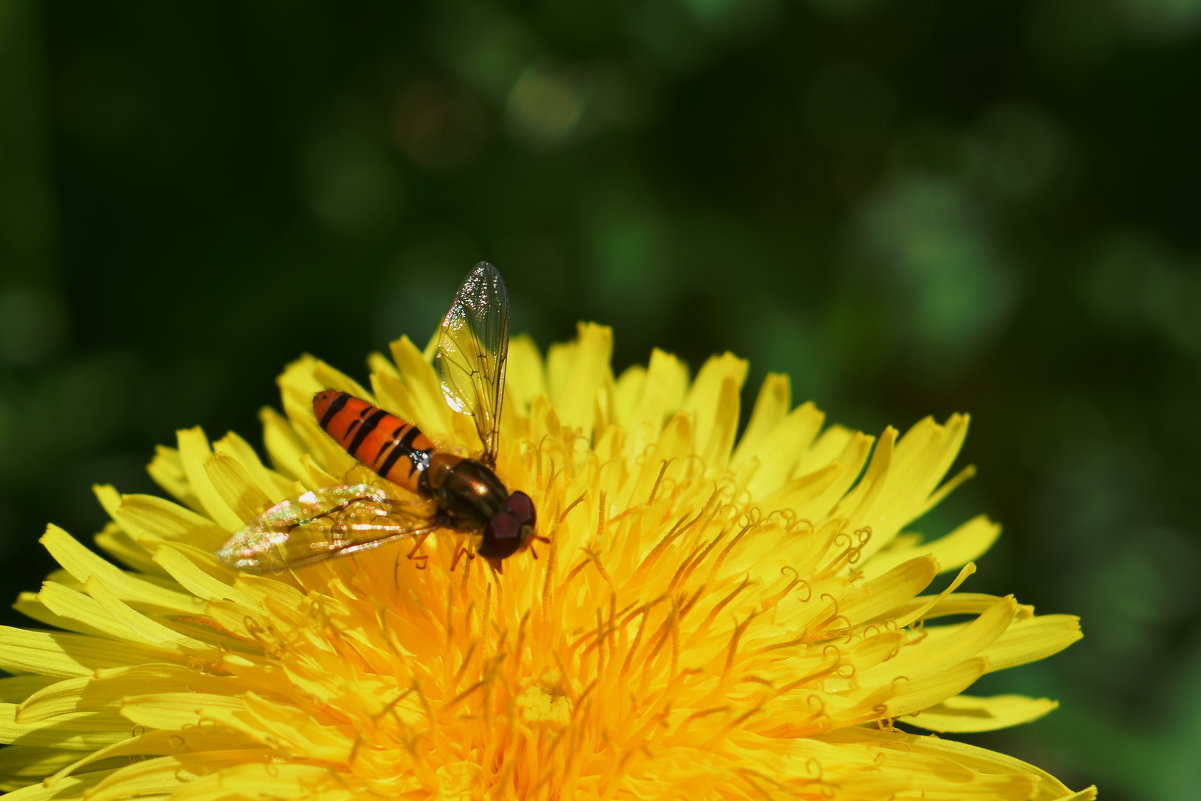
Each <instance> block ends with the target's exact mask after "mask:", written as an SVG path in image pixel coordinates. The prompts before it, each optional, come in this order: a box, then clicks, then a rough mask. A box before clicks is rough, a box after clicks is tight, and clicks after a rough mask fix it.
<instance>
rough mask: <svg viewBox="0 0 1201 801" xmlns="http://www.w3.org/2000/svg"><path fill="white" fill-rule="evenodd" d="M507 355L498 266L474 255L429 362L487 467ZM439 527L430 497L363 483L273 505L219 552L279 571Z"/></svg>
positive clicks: (505, 299)
mask: <svg viewBox="0 0 1201 801" xmlns="http://www.w3.org/2000/svg"><path fill="white" fill-rule="evenodd" d="M508 357H509V291H508V289H506V288H505V282H504V279H503V278H501V275H500V272H499V271H498V270H497V269H496V268H495V267H493V266H492V265H491V264H489V263H488V262H480V263H479V264H477V265H475V267H473V268H472V269H471V272H469V273H468V274H467V278H465V279H464V280H463V284H462V286H460V287H459V291H458V292H456V293H455V298H454V302H453V303H451V305H450V309H449V310H448V311H447V312H446V316H445V317H443V318H442V325H441V329H440V332H439V337H438V349H437V351H436V352H435V354H434V369H435V370H436V372H437V375H438V381H439V383H440V384H441V386H442V395H443V397H444V398H445V399H446V403H447V405H448V406H450V407H451V408H452V409H454V410H455V411H456V412H460V413H462V414H468V415H471V417H472V418H473V419H474V421H475V429H476V432H477V433H478V434H479V437H480V442H481V443H482V444H483V447H484V452H483V455H482V456H481V457H480V461H482V462H484V463H485V464H486V465H488V466H489V467H493V466H495V464H496V453H497V447H498V440H499V432H500V412H501V404H502V403H503V401H504V391H505V365H506V362H507V361H508ZM440 527H442V522H441V521H440V520H439V518H438V516H437V509H436V506H435V504H433V503H432V502H429V501H421V500H419V499H417V498H413V499H412V501H398V500H395V499H393V498H390V497H389V496H388V494H387V493H386V492H385V491H384V490H382V489H380V488H378V487H373V486H371V485H369V484H353V485H347V486H338V487H325V488H323V489H318V490H313V491H311V492H306V493H305V494H304V495H301V496H299V497H297V498H290V499H288V500H285V501H282V502H280V503H278V504H276V505H275V506H272V507H271V508H270V509H268V510H267V511H266V512H264V513H263V514H262V515H260V516H259V517H258V518H257V519H255V520H254V521H252V522H251V523H250V524H249V525H247V526H246V527H245V528H243V529H241V530H240V531H238V532H237V533H235V534H234V535H233V537H231V538H230V540H229V541H228V542H226V543H225V545H224V546H222V548H221V550H220V551H218V552H217V555H218V557H220V558H221V560H222V561H223V562H225V563H226V564H228V565H229V566H231V567H236V568H240V569H242V570H252V571H271V570H283V569H285V568H290V567H299V566H301V565H306V564H311V563H313V562H319V561H321V560H323V559H328V558H330V557H333V556H341V555H345V554H350V553H355V552H357V551H363V550H367V549H369V548H377V547H379V546H380V545H385V544H387V543H389V542H392V541H394V540H397V539H400V538H405V537H409V538H424V537H425V536H426V535H428V534H429V533H431V532H433V531H434V530H436V529H438V528H440Z"/></svg>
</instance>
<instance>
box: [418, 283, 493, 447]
mask: <svg viewBox="0 0 1201 801" xmlns="http://www.w3.org/2000/svg"><path fill="white" fill-rule="evenodd" d="M508 358H509V291H508V290H507V289H505V281H504V279H503V278H501V277H500V272H498V271H497V269H496V268H495V267H493V266H492V265H491V264H489V263H488V262H486V261H481V262H480V263H479V264H477V265H475V267H472V268H471V272H469V273H468V274H467V278H466V279H465V280H464V281H463V285H462V286H461V287H459V291H458V293H456V294H455V300H454V303H452V304H451V305H450V311H448V312H446V317H444V318H443V319H442V333H441V335H440V336H439V339H438V350H437V352H436V353H435V354H434V367H435V369H436V370H437V371H438V380H439V382H440V383H441V384H442V394H443V396H445V398H446V403H447V404H448V405H449V406H450V407H451V408H452V409H454V410H455V411H457V412H462V413H463V414H469V415H471V416H472V417H474V418H475V430H476V432H477V433H478V434H479V435H480V442H482V443H483V445H484V455H483V459H482V461H483V462H484V463H485V464H487V465H489V466H491V465H494V464H496V448H497V434H498V433H499V425H500V407H501V403H502V402H503V400H504V391H505V362H506V360H507V359H508Z"/></svg>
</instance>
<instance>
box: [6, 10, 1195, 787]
mask: <svg viewBox="0 0 1201 801" xmlns="http://www.w3.org/2000/svg"><path fill="white" fill-rule="evenodd" d="M199 5H200V4H194V5H193V6H190V7H182V6H181V5H177V4H166V3H156V2H150V1H149V0H134V1H132V2H125V3H122V4H119V5H118V4H87V3H70V2H62V3H48V2H46V3H39V2H34V1H33V0H7V1H6V2H3V3H0V137H2V139H0V207H2V214H0V557H2V558H0V564H2V565H3V569H4V571H5V575H4V585H3V589H4V594H5V595H6V596H9V597H11V596H12V595H14V594H15V593H16V592H17V591H18V590H33V589H36V588H37V586H38V583H39V579H40V576H41V575H43V574H44V573H45V572H46V571H47V570H48V569H50V567H51V562H50V560H49V558H48V557H47V556H46V555H45V554H44V553H43V552H42V551H41V550H40V549H39V548H38V547H37V545H36V540H37V538H38V536H39V535H40V533H41V531H42V529H43V527H44V524H45V522H46V521H48V520H49V521H53V522H56V523H59V524H61V525H63V526H65V527H66V528H67V529H68V530H70V531H72V532H73V533H75V534H77V535H80V536H85V537H86V536H87V535H88V534H89V533H90V532H92V531H95V530H97V529H98V528H99V527H100V526H101V525H102V523H103V515H102V514H101V511H100V509H99V507H98V505H97V504H96V503H95V502H94V501H93V500H92V497H91V495H90V490H89V487H90V485H91V484H92V483H94V482H112V483H115V484H117V485H118V486H119V487H120V488H121V489H123V490H127V491H150V490H152V485H151V484H150V482H149V480H148V479H147V478H146V476H145V474H144V472H143V468H144V465H145V463H146V462H147V460H148V459H149V457H150V455H151V453H152V451H153V448H154V446H155V444H156V443H163V442H166V443H169V442H171V441H172V439H173V436H174V431H175V429H176V428H179V427H183V426H189V425H194V424H200V425H203V426H204V427H205V429H206V430H208V431H209V433H210V434H212V435H219V434H221V433H223V432H224V431H226V430H229V429H236V430H238V431H240V432H242V433H244V434H246V435H248V436H250V437H251V438H254V437H256V435H257V431H258V421H257V411H258V409H259V408H260V407H261V406H263V405H265V404H271V403H275V398H276V395H275V386H274V377H275V376H276V375H277V374H278V372H279V371H280V369H281V368H282V366H283V365H284V364H285V363H286V362H288V361H289V360H290V359H293V358H294V357H296V356H297V355H299V354H300V353H302V352H306V351H307V352H311V353H315V354H318V355H320V356H322V357H323V358H325V359H327V360H328V361H331V362H333V363H334V364H336V365H338V366H341V367H342V368H344V369H347V370H349V371H351V372H352V374H355V375H357V376H359V377H361V376H362V375H363V374H364V369H363V359H364V356H365V354H366V353H367V352H368V351H369V350H374V349H380V348H382V347H384V346H385V344H386V343H387V342H388V341H389V340H390V339H392V338H394V337H396V336H398V335H399V334H401V333H408V334H410V335H411V336H413V337H414V338H415V339H418V340H419V341H422V342H424V341H425V339H426V337H427V336H428V335H429V334H430V332H431V331H432V330H433V327H434V326H435V325H436V322H437V320H438V319H439V317H440V315H441V314H442V312H443V311H444V310H445V308H446V306H447V304H448V302H449V300H450V297H451V294H452V293H453V291H454V289H455V287H456V286H457V285H458V282H459V281H460V280H461V278H462V276H463V275H464V273H465V272H466V271H467V269H468V268H469V267H470V266H471V265H472V264H473V263H474V262H476V261H477V260H480V259H484V258H486V259H489V260H491V261H494V262H495V263H496V264H497V265H498V266H499V267H500V268H501V269H502V270H503V271H504V273H505V276H506V278H507V279H508V282H509V287H510V292H511V295H512V297H513V307H514V308H513V315H514V327H515V329H516V330H518V331H528V332H530V333H532V334H533V335H534V336H535V337H536V338H537V339H538V341H539V342H540V343H542V344H543V345H545V344H547V343H549V342H552V341H555V340H561V339H565V338H568V337H570V336H571V335H572V332H573V328H574V323H575V321H577V320H579V319H593V320H598V321H601V322H605V323H609V324H612V325H614V326H615V328H616V332H617V354H616V361H617V363H618V365H619V366H626V365H629V364H631V363H633V362H636V361H640V360H644V359H645V358H646V356H647V354H648V353H649V351H650V349H651V348H652V347H655V346H659V347H663V348H666V349H669V350H672V351H674V352H676V353H678V354H680V355H682V356H683V357H685V358H686V359H687V360H688V361H689V362H690V363H691V364H692V365H693V366H696V365H697V364H699V363H700V361H701V360H702V359H703V358H704V357H705V355H707V354H709V353H710V352H714V351H719V350H725V349H731V350H734V351H735V352H737V353H738V354H740V355H742V356H745V357H747V358H749V359H750V360H751V364H752V370H751V377H752V378H751V384H752V385H754V384H757V383H758V381H760V380H761V379H762V377H763V375H764V374H765V372H766V371H768V370H772V371H782V372H787V373H789V374H791V376H792V378H793V386H794V389H795V395H796V397H797V398H798V400H802V399H814V400H816V401H817V402H818V403H819V404H820V405H821V406H822V407H823V408H824V409H826V410H827V411H828V412H829V414H830V416H831V419H833V420H837V421H841V422H844V423H847V424H849V425H853V426H856V427H861V428H864V429H866V430H869V431H872V432H878V431H879V429H880V428H881V427H882V426H884V425H886V424H890V423H892V424H897V425H899V426H901V427H905V426H908V425H910V424H912V423H913V422H914V421H915V420H917V419H919V418H920V417H922V416H924V415H927V414H934V415H936V416H938V417H945V416H946V415H947V414H948V413H950V412H952V411H956V410H964V411H969V412H971V413H972V414H973V415H974V419H973V430H972V433H971V436H970V437H969V440H968V444H967V447H966V450H965V454H964V457H963V461H964V462H972V463H975V464H977V465H979V467H980V475H979V477H978V478H977V479H976V480H974V481H973V482H971V483H970V485H969V486H967V487H966V488H965V489H963V490H961V491H959V492H957V493H956V494H955V495H954V496H953V497H952V498H951V499H950V501H948V502H947V503H945V504H944V505H943V507H942V508H941V509H940V510H938V512H937V517H935V518H933V519H931V520H929V521H925V523H924V524H923V526H922V528H924V529H925V530H927V531H928V532H930V533H941V532H943V531H946V530H947V529H948V528H949V527H950V526H951V525H953V524H954V523H956V522H958V521H959V520H962V519H965V518H966V517H968V516H970V515H971V514H973V513H975V512H976V511H979V510H984V511H986V512H988V513H989V514H991V515H993V516H994V517H996V518H997V519H999V520H1001V521H1002V522H1003V523H1004V525H1005V527H1006V534H1005V536H1004V537H1003V539H1002V541H1001V542H1000V544H999V545H998V546H997V547H996V548H995V549H994V550H993V551H992V552H991V553H990V555H989V556H988V557H987V558H985V559H984V560H983V561H982V563H981V572H980V573H979V574H978V575H977V576H976V577H974V578H973V579H971V581H970V583H969V589H974V590H978V591H990V592H998V593H1008V592H1015V593H1017V595H1018V597H1019V598H1020V599H1021V600H1023V601H1025V602H1028V603H1033V604H1035V605H1036V606H1037V608H1038V609H1039V610H1040V611H1042V612H1071V613H1078V614H1080V615H1082V616H1083V618H1084V627H1085V632H1086V639H1085V640H1084V641H1083V642H1081V643H1080V644H1078V645H1076V646H1074V647H1073V648H1071V649H1070V650H1069V651H1067V652H1066V653H1064V654H1062V655H1060V656H1058V657H1056V658H1054V659H1051V660H1048V661H1046V662H1044V663H1041V664H1038V665H1035V666H1031V667H1027V668H1023V669H1020V670H1016V671H1007V672H1004V673H1002V674H999V675H998V676H994V677H991V678H990V679H989V680H988V681H987V682H986V684H985V686H984V688H983V691H985V692H1026V693H1030V694H1033V695H1049V696H1052V697H1056V698H1059V699H1061V700H1062V701H1063V702H1064V703H1063V707H1062V708H1061V709H1060V710H1059V711H1058V712H1056V713H1055V714H1053V715H1052V716H1050V717H1049V718H1047V719H1045V720H1043V721H1041V722H1039V723H1037V724H1034V725H1031V726H1026V727H1022V728H1020V729H1016V730H1012V731H1008V732H1003V733H999V734H995V735H991V736H987V737H983V736H982V737H971V738H964V739H969V740H971V741H973V742H979V743H982V744H984V745H987V746H989V747H993V748H998V749H1001V750H1004V751H1007V752H1009V753H1012V754H1014V755H1016V756H1019V757H1022V758H1024V759H1027V760H1029V761H1032V762H1034V763H1036V764H1038V765H1040V766H1042V767H1044V768H1046V769H1048V770H1050V771H1052V772H1053V773H1055V774H1056V775H1058V776H1059V777H1061V778H1062V779H1064V780H1065V781H1066V782H1067V783H1069V784H1070V785H1072V786H1074V787H1081V786H1083V785H1085V784H1088V783H1091V782H1096V783H1098V784H1100V785H1101V788H1102V792H1103V795H1104V797H1105V798H1107V799H1134V798H1156V799H1193V798H1195V797H1196V795H1195V793H1196V787H1197V786H1198V785H1199V784H1201V767H1199V766H1201V760H1198V759H1197V758H1196V752H1197V751H1198V749H1199V748H1201V681H1199V679H1201V638H1199V637H1198V633H1199V629H1198V625H1197V618H1198V615H1197V612H1198V603H1199V598H1198V587H1199V585H1201V581H1198V575H1199V573H1201V538H1199V537H1198V531H1197V528H1198V527H1197V524H1196V522H1195V515H1194V513H1193V508H1192V507H1190V506H1189V504H1190V503H1192V502H1194V501H1195V500H1196V498H1197V494H1198V493H1197V490H1198V474H1199V472H1201V471H1199V469H1198V459H1197V454H1198V453H1199V452H1201V434H1199V433H1198V431H1199V429H1198V426H1197V423H1196V412H1197V409H1198V400H1199V399H1201V392H1199V384H1201V369H1199V367H1201V366H1199V362H1201V271H1199V270H1198V267H1199V264H1198V261H1199V255H1198V254H1199V250H1198V231H1201V214H1199V212H1201V203H1199V201H1198V198H1199V197H1201V185H1199V184H1201V170H1199V164H1198V156H1197V154H1198V143H1199V142H1201V124H1199V123H1198V117H1197V114H1196V113H1195V107H1196V105H1197V103H1198V99H1197V98H1198V95H1197V89H1196V83H1197V81H1196V76H1197V75H1198V74H1199V69H1201V48H1199V47H1198V44H1199V42H1198V38H1199V37H1198V29H1199V27H1201V0H1030V2H1013V1H1009V2H1000V1H998V2H952V1H951V0H946V1H945V2H932V1H930V0H915V2H906V3H886V2H883V0H879V1H876V0H809V1H808V2H802V1H801V0H795V1H794V2H787V1H786V0H658V1H657V2H652V1H651V0H618V1H615V2H609V3H593V4H587V5H583V4H578V3H571V2H552V1H551V0H544V1H543V2H539V3H531V4H522V9H521V10H518V9H516V8H514V7H512V6H516V5H518V4H502V3H489V2H486V1H484V0H480V1H479V2H462V1H461V0H443V1H442V2H440V3H398V2H391V3H384V2H368V3H359V4H355V5H354V7H353V8H349V7H339V8H337V9H336V10H335V7H334V5H333V4H329V5H328V6H325V7H321V6H318V5H315V4H304V3H287V2H247V3H241V4H235V3H229V4H205V5H204V7H203V8H198V7H197V6H199ZM749 392H750V390H749V389H748V393H749ZM748 397H750V395H749V394H748ZM15 620H16V618H15V615H12V614H10V615H9V616H8V617H7V618H6V622H15Z"/></svg>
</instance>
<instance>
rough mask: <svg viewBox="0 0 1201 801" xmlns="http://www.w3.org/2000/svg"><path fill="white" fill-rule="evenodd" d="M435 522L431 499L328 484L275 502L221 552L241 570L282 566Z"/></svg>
mask: <svg viewBox="0 0 1201 801" xmlns="http://www.w3.org/2000/svg"><path fill="white" fill-rule="evenodd" d="M436 528H439V526H438V525H437V523H436V522H435V521H434V520H433V519H432V517H431V514H430V505H429V504H427V503H416V502H414V503H405V502H403V501H398V500H396V499H394V498H389V497H388V495H387V493H385V492H384V491H383V490H381V489H379V488H378V487H373V486H371V485H370V484H350V485H347V486H341V487H326V488H324V489H319V490H313V491H311V492H306V493H305V494H303V495H301V496H299V497H297V498H292V499H289V500H286V501H281V502H280V503H277V504H276V505H275V506H272V507H271V508H270V509H268V510H267V511H266V512H264V513H263V514H262V515H260V516H259V517H258V518H257V519H256V520H255V521H254V522H252V523H250V524H249V525H248V526H246V527H245V528H243V529H242V530H241V531H239V532H237V533H236V534H234V535H233V537H231V538H230V539H229V541H228V542H226V543H225V545H223V546H222V547H221V550H219V551H218V552H217V556H218V557H219V558H220V559H221V561H223V562H225V564H227V565H229V566H230V567H235V568H238V569H240V570H252V571H270V570H283V569H285V568H289V567H299V566H301V565H307V564H312V563H313V562H319V561H321V560H322V559H328V558H330V557H332V556H341V555H343V554H350V553H355V552H356V551H363V550H367V549H368V548H378V547H379V546H381V545H385V544H387V543H389V542H392V541H393V540H397V539H401V538H404V537H418V536H421V535H423V534H428V533H429V532H431V531H433V530H434V529H436Z"/></svg>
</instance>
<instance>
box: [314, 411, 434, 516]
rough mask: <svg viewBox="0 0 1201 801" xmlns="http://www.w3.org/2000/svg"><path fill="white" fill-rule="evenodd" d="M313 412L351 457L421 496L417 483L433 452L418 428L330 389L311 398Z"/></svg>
mask: <svg viewBox="0 0 1201 801" xmlns="http://www.w3.org/2000/svg"><path fill="white" fill-rule="evenodd" d="M313 412H314V414H316V416H317V422H318V423H319V424H320V425H321V427H322V428H323V429H325V431H326V433H328V434H329V435H330V436H331V437H333V438H334V440H335V441H336V442H337V443H338V444H339V445H341V446H342V447H343V448H345V449H346V452H347V453H349V454H350V455H351V456H353V457H354V458H356V459H358V460H359V461H360V462H362V463H363V464H365V465H367V466H368V467H370V468H371V469H372V470H374V471H375V472H377V473H379V474H380V475H381V476H383V477H384V478H386V479H388V480H389V481H391V482H392V483H393V484H398V485H399V486H401V487H404V488H405V489H407V490H409V491H410V492H414V493H417V494H423V493H421V491H420V490H419V489H418V483H417V482H418V479H419V478H421V475H422V473H423V472H424V471H425V470H426V468H428V467H429V465H430V457H431V455H433V454H434V452H435V448H434V443H432V442H430V440H429V438H428V437H426V436H425V434H422V433H421V429H419V428H417V426H415V425H413V424H412V423H406V422H405V421H404V420H401V419H400V418H399V417H397V416H396V415H394V414H389V413H388V412H385V411H384V410H383V409H381V408H379V407H378V406H373V405H371V404H370V403H368V402H367V401H365V400H362V399H360V398H356V397H354V396H353V395H348V394H346V393H345V392H338V391H337V390H333V389H326V390H322V391H321V392H318V393H317V394H316V395H314V396H313ZM427 478H428V477H427Z"/></svg>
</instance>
